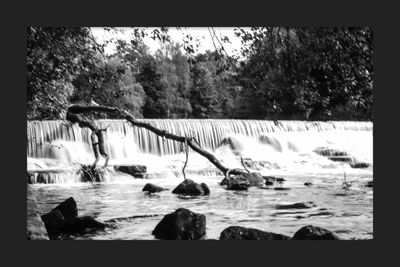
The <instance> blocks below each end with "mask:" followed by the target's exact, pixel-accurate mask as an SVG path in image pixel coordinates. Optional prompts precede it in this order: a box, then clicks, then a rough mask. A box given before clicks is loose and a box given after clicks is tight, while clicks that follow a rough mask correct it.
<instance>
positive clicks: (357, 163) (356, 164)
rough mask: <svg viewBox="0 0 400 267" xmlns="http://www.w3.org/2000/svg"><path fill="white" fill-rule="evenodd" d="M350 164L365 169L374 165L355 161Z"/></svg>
mask: <svg viewBox="0 0 400 267" xmlns="http://www.w3.org/2000/svg"><path fill="white" fill-rule="evenodd" d="M350 166H351V167H352V168H355V169H363V168H369V167H371V166H372V165H371V164H369V163H367V162H354V163H351V164H350Z"/></svg>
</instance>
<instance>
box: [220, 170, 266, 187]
mask: <svg viewBox="0 0 400 267" xmlns="http://www.w3.org/2000/svg"><path fill="white" fill-rule="evenodd" d="M246 181H247V182H246ZM247 183H248V184H249V186H258V187H261V186H263V185H264V183H265V179H264V178H263V176H261V174H260V173H258V172H250V173H241V174H236V175H231V176H230V178H229V179H227V178H226V177H225V178H224V179H223V180H222V182H221V183H220V185H228V184H247Z"/></svg>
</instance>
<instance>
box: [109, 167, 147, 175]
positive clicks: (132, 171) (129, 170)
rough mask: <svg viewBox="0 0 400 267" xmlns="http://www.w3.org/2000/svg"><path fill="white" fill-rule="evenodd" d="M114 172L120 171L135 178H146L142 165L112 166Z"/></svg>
mask: <svg viewBox="0 0 400 267" xmlns="http://www.w3.org/2000/svg"><path fill="white" fill-rule="evenodd" d="M114 169H115V170H116V171H120V172H123V173H126V174H129V175H132V176H133V177H135V178H147V175H146V172H147V167H146V166H144V165H118V166H114Z"/></svg>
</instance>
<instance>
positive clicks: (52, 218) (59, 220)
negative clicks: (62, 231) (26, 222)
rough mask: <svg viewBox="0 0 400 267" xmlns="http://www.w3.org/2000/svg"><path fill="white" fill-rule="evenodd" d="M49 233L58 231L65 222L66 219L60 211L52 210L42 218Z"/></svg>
mask: <svg viewBox="0 0 400 267" xmlns="http://www.w3.org/2000/svg"><path fill="white" fill-rule="evenodd" d="M41 218H42V221H43V222H44V224H45V226H46V229H47V231H52V230H54V229H58V228H59V227H60V226H61V225H62V224H63V223H64V222H65V218H64V216H63V215H62V213H61V211H60V210H52V211H50V212H49V213H46V214H44V215H42V216H41Z"/></svg>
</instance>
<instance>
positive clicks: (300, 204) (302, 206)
mask: <svg viewBox="0 0 400 267" xmlns="http://www.w3.org/2000/svg"><path fill="white" fill-rule="evenodd" d="M316 206H317V205H316V204H315V203H314V202H298V203H293V204H280V205H279V204H278V205H276V208H277V209H278V210H282V209H310V208H313V207H316Z"/></svg>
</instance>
